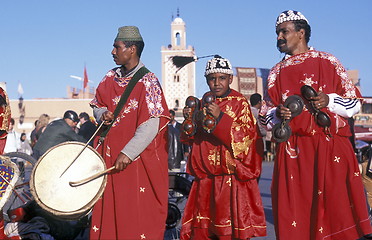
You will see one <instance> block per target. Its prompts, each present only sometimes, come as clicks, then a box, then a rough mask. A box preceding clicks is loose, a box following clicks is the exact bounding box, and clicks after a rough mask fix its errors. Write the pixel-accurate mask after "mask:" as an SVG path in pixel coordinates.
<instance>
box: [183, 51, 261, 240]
mask: <svg viewBox="0 0 372 240" xmlns="http://www.w3.org/2000/svg"><path fill="white" fill-rule="evenodd" d="M205 77H206V79H207V84H208V85H209V88H210V90H211V92H212V93H213V94H214V95H215V96H216V101H215V102H213V103H211V104H208V105H207V106H204V111H206V113H208V114H211V115H213V116H214V118H215V119H217V125H216V126H215V128H214V130H213V129H207V131H204V129H203V128H202V127H201V126H200V125H199V126H198V129H197V131H196V134H195V135H194V136H192V137H187V136H186V135H185V134H184V135H183V136H182V137H183V140H184V141H185V142H189V143H192V150H191V154H190V156H189V160H188V165H187V166H188V169H187V171H188V173H190V174H191V175H193V176H194V177H195V179H194V182H193V185H192V188H191V191H190V195H189V197H188V201H187V205H186V207H185V210H184V215H183V219H182V229H181V239H183V240H186V239H194V240H197V239H200V240H205V239H249V238H251V237H254V236H264V235H266V223H265V216H264V211H263V207H262V202H261V197H260V191H259V188H258V183H257V178H258V176H259V175H260V172H261V163H262V152H261V153H260V154H259V153H257V151H256V147H262V140H261V141H258V128H257V125H256V121H255V118H254V116H253V115H252V112H251V109H250V106H249V104H248V102H247V100H246V98H245V97H244V96H243V95H242V94H240V93H238V92H236V91H235V90H232V89H230V87H229V85H230V84H231V83H232V79H233V71H232V67H231V64H230V62H229V61H228V60H227V59H225V58H221V57H220V56H215V57H214V58H213V59H211V60H209V61H208V63H207V68H206V72H205ZM184 111H185V112H186V113H188V112H190V109H189V108H186V109H185V110H184ZM259 143H261V146H257V145H256V144H259Z"/></svg>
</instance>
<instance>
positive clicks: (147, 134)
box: [121, 117, 160, 161]
mask: <svg viewBox="0 0 372 240" xmlns="http://www.w3.org/2000/svg"><path fill="white" fill-rule="evenodd" d="M159 124H160V119H159V118H158V117H156V118H150V119H149V120H147V121H146V122H144V123H142V124H141V125H140V126H139V127H138V128H137V129H136V132H135V133H134V136H133V138H132V139H131V140H129V142H128V143H127V145H125V147H124V148H123V150H121V152H122V153H124V154H125V155H127V156H128V157H129V158H130V160H132V161H135V160H136V158H137V157H138V156H139V155H140V154H141V153H142V152H143V151H144V150H145V149H146V148H147V146H148V145H150V143H151V142H152V140H154V138H155V137H156V134H158V131H159Z"/></svg>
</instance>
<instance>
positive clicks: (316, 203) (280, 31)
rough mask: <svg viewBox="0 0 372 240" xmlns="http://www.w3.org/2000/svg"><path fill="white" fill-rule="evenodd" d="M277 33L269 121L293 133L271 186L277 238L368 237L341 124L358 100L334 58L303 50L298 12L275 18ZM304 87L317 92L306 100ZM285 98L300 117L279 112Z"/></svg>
mask: <svg viewBox="0 0 372 240" xmlns="http://www.w3.org/2000/svg"><path fill="white" fill-rule="evenodd" d="M276 33H277V47H278V49H279V51H280V52H282V53H285V54H286V55H285V57H284V59H283V60H282V61H281V62H279V63H278V64H277V65H275V66H274V67H273V68H272V69H271V72H270V75H269V78H268V94H269V100H271V101H272V103H273V104H274V106H277V108H274V109H272V111H271V112H270V113H271V114H270V113H269V114H268V116H269V117H268V119H273V123H278V122H279V121H280V120H283V119H285V120H286V121H287V122H288V121H289V127H290V128H291V130H292V134H291V136H290V137H289V139H288V141H285V142H281V143H279V146H278V148H277V152H276V159H275V166H274V174H273V183H272V201H273V212H274V219H275V231H276V237H277V239H280V240H291V239H296V240H298V239H301V240H320V239H326V240H332V239H333V240H341V239H342V240H345V239H353V240H354V239H359V238H360V237H363V236H364V235H366V236H365V238H367V237H368V236H367V234H370V233H371V232H372V231H371V223H370V220H369V218H368V212H367V207H366V206H367V205H366V198H365V196H364V191H363V185H362V180H361V176H360V171H359V168H358V162H357V160H356V158H355V154H354V151H353V148H352V145H351V143H350V141H349V136H350V135H351V133H350V126H349V124H348V118H350V117H352V116H353V115H354V114H356V113H357V112H358V111H359V109H360V102H359V99H360V98H361V95H360V93H359V91H358V89H357V88H356V87H355V86H354V85H353V83H352V81H351V80H350V79H349V78H348V76H347V73H346V71H345V69H344V67H343V66H342V65H341V63H340V62H339V61H338V59H337V58H335V57H334V56H333V55H331V54H329V53H326V52H320V51H316V50H314V49H313V48H311V47H308V42H309V39H310V33H311V28H310V25H309V23H308V21H307V19H306V18H305V17H304V15H302V14H301V13H300V12H297V11H293V10H288V11H285V12H283V13H281V14H280V15H279V17H278V18H277V23H276ZM304 85H308V86H311V87H312V88H313V89H314V90H315V91H316V92H315V93H316V94H315V95H314V96H313V97H311V98H310V100H306V94H303V93H301V87H302V86H304ZM291 95H299V96H302V99H303V101H304V108H303V110H302V112H301V113H300V114H299V115H298V116H295V117H293V118H292V114H291V110H290V109H289V108H287V107H284V106H283V103H284V102H285V100H286V99H287V98H288V97H289V96H291ZM320 111H322V112H323V113H326V114H328V116H329V120H330V121H329V122H330V126H329V125H327V124H321V122H317V119H316V117H317V116H318V115H317V113H319V112H320ZM273 135H274V132H273Z"/></svg>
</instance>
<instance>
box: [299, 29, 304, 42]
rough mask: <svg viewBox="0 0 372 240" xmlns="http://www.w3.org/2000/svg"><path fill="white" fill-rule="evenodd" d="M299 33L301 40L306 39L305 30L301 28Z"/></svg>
mask: <svg viewBox="0 0 372 240" xmlns="http://www.w3.org/2000/svg"><path fill="white" fill-rule="evenodd" d="M298 33H299V34H300V39H305V29H303V28H301V29H300V31H298Z"/></svg>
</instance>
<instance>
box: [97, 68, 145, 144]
mask: <svg viewBox="0 0 372 240" xmlns="http://www.w3.org/2000/svg"><path fill="white" fill-rule="evenodd" d="M148 72H150V70H148V69H147V68H146V67H145V66H143V67H141V68H140V69H139V70H138V71H137V72H136V73H135V74H134V75H133V77H132V79H131V80H130V81H129V83H128V85H127V87H126V88H125V90H124V92H123V95H121V98H120V100H119V103H118V105H117V106H116V108H115V110H114V119H113V120H112V121H111V123H110V125H108V126H107V128H106V129H105V130H103V131H102V133H101V135H100V139H99V141H100V142H103V140H104V139H105V137H106V135H107V133H108V132H109V130H110V129H111V127H112V125H113V124H114V122H115V120H116V118H117V117H118V115H119V113H120V111H121V109H122V108H123V107H124V105H125V103H126V102H127V100H128V97H129V95H130V93H131V92H132V90H133V88H134V86H136V84H137V82H138V81H139V80H140V79H141V78H142V77H143V76H144V75H145V74H146V73H148Z"/></svg>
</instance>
